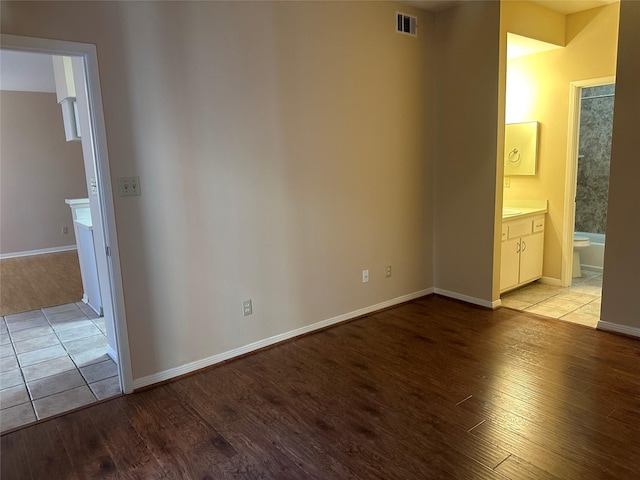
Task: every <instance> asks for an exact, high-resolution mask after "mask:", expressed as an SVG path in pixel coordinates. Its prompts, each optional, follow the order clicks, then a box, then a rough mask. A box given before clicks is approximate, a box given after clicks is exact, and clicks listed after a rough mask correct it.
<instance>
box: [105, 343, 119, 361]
mask: <svg viewBox="0 0 640 480" xmlns="http://www.w3.org/2000/svg"><path fill="white" fill-rule="evenodd" d="M107 355H109V358H111V360H113V361H114V362H116V364H118V363H119V362H118V354H117V353H116V351H115V350H114V349H113V348H111V345H107Z"/></svg>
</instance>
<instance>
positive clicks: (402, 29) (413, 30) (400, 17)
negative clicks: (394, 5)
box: [396, 12, 418, 37]
mask: <svg viewBox="0 0 640 480" xmlns="http://www.w3.org/2000/svg"><path fill="white" fill-rule="evenodd" d="M396 32H398V33H404V34H405V35H411V36H412V37H417V36H418V18H417V17H412V16H411V15H406V14H404V13H400V12H396Z"/></svg>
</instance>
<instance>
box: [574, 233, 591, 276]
mask: <svg viewBox="0 0 640 480" xmlns="http://www.w3.org/2000/svg"><path fill="white" fill-rule="evenodd" d="M589 246H591V240H589V237H585V236H584V235H573V273H572V275H571V276H572V277H573V278H577V277H581V276H582V271H581V270H580V250H583V249H585V248H587V247H589Z"/></svg>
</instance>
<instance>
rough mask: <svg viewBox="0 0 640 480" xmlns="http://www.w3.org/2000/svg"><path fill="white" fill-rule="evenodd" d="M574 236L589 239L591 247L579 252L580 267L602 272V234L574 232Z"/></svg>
mask: <svg viewBox="0 0 640 480" xmlns="http://www.w3.org/2000/svg"><path fill="white" fill-rule="evenodd" d="M574 235H582V236H584V237H589V240H590V241H591V246H589V247H587V248H585V249H584V250H581V251H580V267H581V268H584V269H586V270H595V271H597V272H602V267H603V265H604V238H605V234H604V233H589V232H574Z"/></svg>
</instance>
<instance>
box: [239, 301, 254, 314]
mask: <svg viewBox="0 0 640 480" xmlns="http://www.w3.org/2000/svg"><path fill="white" fill-rule="evenodd" d="M252 313H253V306H252V305H251V299H249V300H244V301H243V302H242V314H243V315H244V316H245V317H246V316H247V315H251V314H252Z"/></svg>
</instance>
